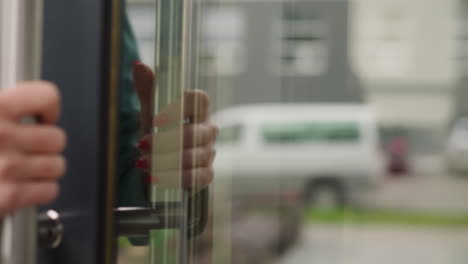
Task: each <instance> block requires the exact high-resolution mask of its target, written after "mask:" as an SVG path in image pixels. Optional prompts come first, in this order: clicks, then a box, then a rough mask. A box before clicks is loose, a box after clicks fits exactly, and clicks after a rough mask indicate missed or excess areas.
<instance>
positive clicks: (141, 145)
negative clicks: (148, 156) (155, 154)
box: [137, 140, 150, 151]
mask: <svg viewBox="0 0 468 264" xmlns="http://www.w3.org/2000/svg"><path fill="white" fill-rule="evenodd" d="M137 148H138V149H139V150H142V151H149V150H150V143H149V142H148V140H140V142H138V145H137Z"/></svg>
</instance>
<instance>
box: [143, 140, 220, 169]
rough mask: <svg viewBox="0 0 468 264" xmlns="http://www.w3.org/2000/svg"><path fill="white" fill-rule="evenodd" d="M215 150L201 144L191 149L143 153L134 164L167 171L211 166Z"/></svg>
mask: <svg viewBox="0 0 468 264" xmlns="http://www.w3.org/2000/svg"><path fill="white" fill-rule="evenodd" d="M215 155H216V151H215V149H214V148H213V147H212V146H203V147H197V148H193V149H185V150H184V151H183V152H182V154H180V152H170V153H163V154H160V155H144V156H142V157H140V159H138V160H137V161H136V163H135V166H136V167H138V168H140V169H143V170H149V169H150V168H151V170H152V171H155V172H158V171H168V170H180V169H192V168H197V167H207V166H211V164H212V162H213V159H214V157H215Z"/></svg>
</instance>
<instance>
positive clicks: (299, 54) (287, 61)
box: [272, 13, 329, 76]
mask: <svg viewBox="0 0 468 264" xmlns="http://www.w3.org/2000/svg"><path fill="white" fill-rule="evenodd" d="M278 29H279V30H278ZM272 31H273V38H274V39H273V42H272V43H274V44H273V45H274V46H273V63H272V66H273V69H272V70H273V71H274V73H275V74H276V75H313V76H315V75H322V74H323V73H324V72H325V71H326V70H327V68H328V60H329V58H328V57H329V56H328V53H329V47H328V43H327V35H328V31H329V27H328V25H327V24H326V22H325V21H323V20H322V19H320V17H316V16H313V15H310V14H307V16H303V15H302V16H301V15H299V14H295V13H293V14H291V13H288V14H284V15H283V17H282V19H281V20H280V21H278V22H277V23H274V24H273V27H272Z"/></svg>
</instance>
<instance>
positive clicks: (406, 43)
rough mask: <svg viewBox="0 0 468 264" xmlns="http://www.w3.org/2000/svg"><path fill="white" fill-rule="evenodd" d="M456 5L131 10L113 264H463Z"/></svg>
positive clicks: (375, 0)
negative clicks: (143, 88)
mask: <svg viewBox="0 0 468 264" xmlns="http://www.w3.org/2000/svg"><path fill="white" fill-rule="evenodd" d="M424 6H430V7H431V8H430V12H429V11H428V10H429V9H428V8H424ZM467 6H468V3H467V2H466V1H464V0H459V1H455V0H454V1H447V0H429V1H401V0H337V1H326V0H323V1H317V0H314V1H309V0H302V1H281V0H272V1H260V0H259V1H255V0H250V1H244V0H192V1H188V0H185V1H182V0H180V1H179V0H177V1H174V0H172V1H170V0H160V1H150V0H138V1H137V0H128V2H127V6H126V13H127V14H129V18H130V24H129V28H128V29H126V30H129V29H130V26H131V28H132V29H133V32H134V36H135V39H133V38H132V37H131V34H129V35H128V38H127V40H128V41H129V42H128V43H127V44H125V45H127V46H125V45H124V46H123V51H122V54H123V60H124V63H126V64H125V65H127V64H128V65H127V66H125V65H124V66H122V68H123V69H124V70H125V69H126V71H127V72H123V73H122V74H123V76H127V77H125V78H127V79H125V78H124V79H125V80H126V81H127V86H129V87H130V89H129V90H125V89H124V88H122V89H121V91H122V95H121V105H122V107H123V108H124V109H123V110H125V111H122V113H123V114H122V115H121V116H122V118H121V124H126V122H127V121H126V119H125V118H128V119H131V117H132V116H133V117H135V116H136V117H137V118H136V119H135V118H134V119H135V120H133V121H132V122H133V123H132V124H133V128H134V129H133V130H132V131H133V132H134V133H133V132H132V133H130V132H128V131H129V130H126V129H122V132H121V133H123V134H124V136H125V135H126V134H125V133H128V135H129V137H131V138H132V139H131V140H130V141H132V142H133V145H132V146H130V147H129V148H130V149H132V150H133V151H134V152H131V153H133V154H128V156H125V155H123V154H122V163H124V164H127V163H128V164H132V165H131V166H129V168H127V170H121V173H120V174H119V177H120V178H119V179H120V187H119V193H121V194H122V195H121V197H120V200H119V206H121V207H124V206H125V207H129V206H132V207H134V206H138V207H141V208H140V209H138V210H140V211H131V210H135V209H129V208H127V209H126V210H129V211H125V212H119V216H121V217H123V218H122V219H124V220H128V221H129V222H125V223H126V224H128V223H130V222H131V221H136V220H138V221H140V222H139V223H140V224H141V223H144V224H142V225H140V226H139V228H140V229H138V228H137V230H134V229H133V230H131V228H129V225H126V226H123V227H124V231H125V232H121V233H120V234H121V236H120V237H119V258H118V263H123V264H127V263H152V264H153V263H158V264H159V263H164V264H165V263H203V264H204V263H216V264H217V263H223V264H224V263H227V264H244V263H260V264H262V263H265V264H268V263H272V264H273V263H275V264H278V263H282V264H299V263H320V264H323V263H330V264H335V263H336V264H338V263H339V264H342V263H346V264H348V263H351V264H352V263H360V264H366V263H383V264H385V263H431V264H432V263H434V264H439V263H440V264H448V263H454V264H457V263H465V262H466V258H467V256H466V254H465V253H464V252H465V249H466V247H467V246H468V239H467V236H466V235H467V234H468V233H467V232H468V229H467V228H468V211H467V210H468V206H466V203H465V201H466V199H467V198H468V192H467V191H468V181H467V179H466V177H465V175H466V174H467V171H468V158H466V156H467V155H468V143H467V142H468V125H467V118H468V108H467V107H466V103H465V101H466V96H467V95H468V92H467V90H466V78H465V76H466V67H465V66H466V65H465V64H466V58H465V57H466V56H464V54H466V52H467V51H466V50H465V49H466V46H467V45H465V42H466V36H465V35H466V32H465V31H466V25H465V24H466V18H467V14H468V11H467V10H468V9H467ZM124 31H125V29H124ZM128 32H130V31H128ZM135 40H136V43H138V44H135V42H134V41H135ZM129 43H130V44H129ZM132 43H133V44H132ZM137 50H138V51H139V54H140V55H139V56H140V58H138V57H137V56H136V51H137ZM132 52H133V53H132ZM128 56H129V57H131V58H132V59H130V58H128ZM126 58H127V60H126V61H125V59H126ZM134 60H139V61H142V62H143V63H145V64H147V65H148V66H149V68H148V69H150V70H151V71H153V72H155V73H156V80H155V82H154V85H153V81H152V79H150V82H149V83H150V85H149V87H152V88H154V87H156V89H152V90H151V89H150V90H151V91H152V92H149V93H147V94H144V96H136V94H135V91H134V86H139V85H142V84H143V85H144V83H145V79H144V78H143V79H144V80H143V82H140V81H139V80H138V78H141V76H137V75H138V74H137V75H135V74H131V71H132V67H133V68H135V67H137V68H138V67H140V68H139V69H140V70H142V69H143V71H147V69H146V68H144V67H143V66H141V63H136V66H135V65H133V66H130V65H131V64H132V63H133V61H134ZM129 71H130V72H129ZM146 73H147V72H146ZM125 74H127V75H125ZM144 76H146V75H145V73H143V77H144ZM149 76H152V75H151V74H150V75H149ZM125 80H124V81H125ZM146 81H148V80H146ZM137 90H138V88H137ZM125 91H127V92H128V94H125ZM129 91H133V95H132V93H131V92H129ZM187 91H188V92H191V93H194V94H197V95H194V94H192V95H190V96H189V97H190V98H192V99H190V98H186V97H184V94H185V93H186V92H187ZM200 94H202V95H200ZM200 96H201V97H200ZM180 98H185V99H184V100H180ZM193 98H197V99H196V100H193ZM191 100H192V101H191ZM208 101H209V108H204V107H205V106H206V105H207V104H206V103H207V102H208ZM145 109H146V110H147V109H149V110H148V111H146V110H145ZM145 111H146V112H145ZM139 112H140V113H139ZM187 112H188V113H189V114H187ZM202 112H203V113H202ZM161 113H163V114H165V116H164V115H163V116H161ZM204 113H209V115H206V114H204ZM148 120H150V121H148ZM174 121H176V122H174ZM138 123H139V125H138ZM142 124H143V125H142ZM167 124H170V125H169V126H167ZM212 125H216V126H217V127H218V132H217V133H216V134H217V139H216V141H215V142H214V137H213V138H205V139H204V140H202V139H200V138H199V137H203V136H204V135H205V136H206V135H209V133H208V134H207V133H206V131H207V130H209V127H211V126H212ZM129 127H131V126H130V125H129ZM187 127H190V128H189V129H187ZM195 127H198V128H202V129H201V130H200V129H198V130H196V129H195ZM203 128H205V132H203ZM130 130H131V129H130ZM147 135H150V136H149V137H148V138H150V139H151V142H149V143H148V144H147V143H141V142H140V143H139V150H137V149H135V148H134V145H136V144H138V141H139V140H141V139H144V138H145V136H147ZM197 138H198V140H201V141H199V142H198V145H196V146H192V145H190V144H189V143H188V142H192V143H193V142H196V141H197ZM142 144H143V145H142ZM145 144H146V145H145ZM187 144H188V145H187ZM124 146H126V145H124ZM189 146H190V147H189ZM200 147H201V148H203V147H207V149H205V150H208V149H211V148H214V149H215V150H216V156H215V158H214V160H213V159H212V158H213V156H212V152H210V151H208V152H210V153H211V154H210V155H208V157H209V158H208V159H207V158H206V157H207V155H204V154H202V152H203V151H198V152H197V151H191V152H187V150H194V149H197V148H200ZM145 148H146V149H145ZM123 150H125V148H123ZM164 150H170V151H164ZM208 152H206V153H208ZM206 153H205V154H206ZM168 155H169V156H168ZM142 157H143V158H146V159H147V161H148V162H146V165H145V164H142V162H139V167H140V168H139V169H135V168H134V167H133V163H134V162H135V161H136V160H140V159H141V158H142ZM128 160H130V161H131V162H129V161H128ZM201 160H203V161H201ZM137 163H138V162H137ZM143 163H144V162H143ZM187 164H189V165H187ZM143 165H144V166H143ZM197 168H198V169H197ZM211 168H213V175H212V176H213V178H212V179H211V177H210V176H211V175H210V171H211ZM187 169H190V170H191V169H197V171H196V172H193V173H191V174H187ZM129 175H132V176H131V177H130V176H129ZM187 175H188V176H187ZM207 175H208V177H205V176H207ZM145 179H146V181H145ZM206 186H207V187H208V188H205V187H206ZM161 194H162V195H161ZM137 216H138V217H137ZM205 216H206V217H205ZM205 220H206V225H201V226H202V227H201V228H196V227H197V226H198V227H199V226H200V225H197V224H200V223H204V222H205ZM138 221H137V222H138ZM145 221H147V222H145ZM158 221H159V222H158ZM120 227H122V226H120ZM125 228H126V229H125ZM134 233H136V234H137V235H136V236H135V235H134ZM187 234H188V235H187Z"/></svg>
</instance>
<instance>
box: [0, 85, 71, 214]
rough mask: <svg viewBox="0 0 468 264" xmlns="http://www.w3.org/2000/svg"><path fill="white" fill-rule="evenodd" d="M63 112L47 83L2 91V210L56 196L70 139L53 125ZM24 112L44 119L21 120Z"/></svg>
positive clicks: (28, 115) (2, 211)
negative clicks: (63, 153) (64, 151)
mask: <svg viewBox="0 0 468 264" xmlns="http://www.w3.org/2000/svg"><path fill="white" fill-rule="evenodd" d="M59 111H60V96H59V93H58V90H57V88H56V87H55V86H54V85H53V84H51V83H48V82H42V81H35V82H25V83H21V84H18V85H17V86H16V87H13V88H12V89H6V90H3V91H1V92H0V215H5V214H6V213H8V212H10V211H12V210H15V209H18V208H22V207H28V206H32V205H43V204H46V203H48V202H50V201H52V200H53V199H55V198H56V197H57V195H58V193H59V187H58V184H57V180H58V179H59V178H60V177H61V176H62V175H63V174H64V172H65V159H64V158H63V156H62V155H61V154H60V153H61V152H62V151H63V149H64V147H65V141H66V139H65V133H64V132H63V131H62V130H61V129H60V128H58V127H56V126H55V122H56V121H57V119H58V116H59ZM24 117H36V118H37V120H38V121H39V122H40V124H26V123H22V122H21V121H22V119H23V118H24Z"/></svg>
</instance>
